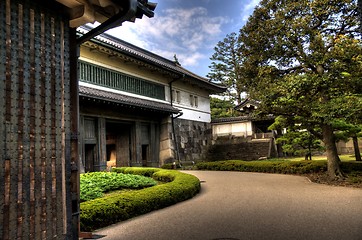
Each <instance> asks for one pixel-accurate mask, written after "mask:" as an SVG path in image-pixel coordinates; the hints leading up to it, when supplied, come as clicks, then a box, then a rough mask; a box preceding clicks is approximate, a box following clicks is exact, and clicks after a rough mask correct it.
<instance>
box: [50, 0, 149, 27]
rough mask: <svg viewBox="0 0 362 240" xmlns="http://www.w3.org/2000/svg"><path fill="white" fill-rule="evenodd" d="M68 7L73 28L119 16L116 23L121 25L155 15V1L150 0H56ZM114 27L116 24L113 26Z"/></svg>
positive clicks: (70, 23)
mask: <svg viewBox="0 0 362 240" xmlns="http://www.w3.org/2000/svg"><path fill="white" fill-rule="evenodd" d="M56 1H57V2H59V3H61V4H62V5H64V6H65V7H66V8H68V13H69V15H70V21H69V25H70V27H72V28H76V27H79V26H82V25H84V24H86V23H94V22H96V21H97V22H99V23H104V22H106V21H107V20H109V19H111V18H113V17H117V18H118V19H119V21H118V22H116V23H115V24H116V25H117V26H120V25H121V24H122V22H124V21H135V19H136V18H142V16H143V15H146V16H147V17H153V15H154V13H153V11H154V9H155V8H156V4H155V3H151V2H148V0H56ZM113 27H114V26H113Z"/></svg>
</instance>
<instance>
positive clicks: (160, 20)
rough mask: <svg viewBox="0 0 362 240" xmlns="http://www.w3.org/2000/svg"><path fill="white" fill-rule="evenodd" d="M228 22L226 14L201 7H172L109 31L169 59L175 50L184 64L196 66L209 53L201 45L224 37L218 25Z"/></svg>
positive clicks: (220, 26) (207, 45)
mask: <svg viewBox="0 0 362 240" xmlns="http://www.w3.org/2000/svg"><path fill="white" fill-rule="evenodd" d="M228 22H230V19H229V18H228V17H223V16H217V17H212V16H209V15H208V11H207V9H206V8H203V7H193V8H171V9H167V10H164V11H163V12H161V13H160V14H159V15H158V14H156V15H155V17H154V18H151V19H149V18H146V17H144V18H142V19H137V20H136V23H128V22H126V23H123V25H122V26H121V27H119V28H116V29H113V30H110V31H108V33H110V34H112V35H115V36H116V37H119V38H121V39H124V40H125V41H128V42H130V43H131V44H134V45H137V46H139V47H142V48H145V49H147V50H149V51H152V52H155V53H156V54H159V55H161V56H163V57H166V58H169V59H172V60H173V56H174V54H177V57H178V58H179V61H180V63H181V64H182V65H183V66H186V67H187V66H197V65H198V64H199V62H200V60H201V59H207V58H208V57H209V56H205V55H204V54H203V53H202V52H203V51H204V48H205V47H209V46H210V45H211V44H210V43H211V42H215V39H220V37H223V36H220V34H222V30H221V29H222V27H223V25H224V24H226V23H228Z"/></svg>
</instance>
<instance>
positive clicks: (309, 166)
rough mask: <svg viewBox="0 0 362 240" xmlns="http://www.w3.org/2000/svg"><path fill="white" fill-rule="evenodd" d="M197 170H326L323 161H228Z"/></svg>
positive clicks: (201, 166) (284, 171) (267, 171)
mask: <svg viewBox="0 0 362 240" xmlns="http://www.w3.org/2000/svg"><path fill="white" fill-rule="evenodd" d="M196 167H197V169H199V170H220V171H241V172H264V173H285V174H304V173H313V172H321V171H326V170H327V163H326V162H324V161H300V162H292V161H240V160H228V161H217V162H200V163H197V164H196Z"/></svg>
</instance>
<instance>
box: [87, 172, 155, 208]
mask: <svg viewBox="0 0 362 240" xmlns="http://www.w3.org/2000/svg"><path fill="white" fill-rule="evenodd" d="M156 184H157V182H156V181H155V180H153V179H152V178H150V177H145V176H139V175H131V174H117V173H116V172H90V173H84V174H81V175H80V200H81V202H83V201H89V200H92V199H95V198H99V197H102V196H103V194H104V193H106V192H109V191H113V190H118V189H125V188H126V189H141V188H146V187H151V186H155V185H156Z"/></svg>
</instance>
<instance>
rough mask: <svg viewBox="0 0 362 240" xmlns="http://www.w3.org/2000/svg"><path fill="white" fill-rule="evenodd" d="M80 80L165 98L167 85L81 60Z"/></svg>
mask: <svg viewBox="0 0 362 240" xmlns="http://www.w3.org/2000/svg"><path fill="white" fill-rule="evenodd" d="M79 80H80V81H82V82H86V83H92V84H95V85H98V86H102V87H108V88H112V89H116V90H120V91H125V92H129V93H134V94H138V95H142V96H146V97H151V98H156V99H161V100H165V87H164V86H163V85H161V84H157V83H153V82H150V81H147V80H144V79H141V78H137V77H134V76H131V75H127V74H124V73H120V72H117V71H113V70H110V69H107V68H104V67H100V66H97V65H94V64H90V63H86V62H82V61H80V62H79Z"/></svg>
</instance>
